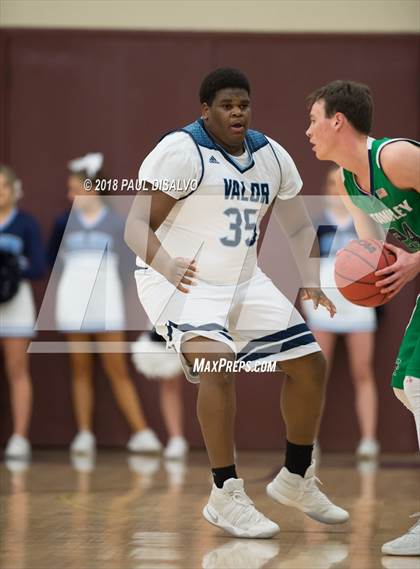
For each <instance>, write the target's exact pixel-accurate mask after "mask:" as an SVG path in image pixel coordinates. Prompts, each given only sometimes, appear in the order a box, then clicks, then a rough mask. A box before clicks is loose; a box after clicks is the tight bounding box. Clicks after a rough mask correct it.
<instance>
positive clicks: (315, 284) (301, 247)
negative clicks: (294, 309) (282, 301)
mask: <svg viewBox="0 0 420 569" xmlns="http://www.w3.org/2000/svg"><path fill="white" fill-rule="evenodd" d="M273 213H274V215H275V217H276V219H277V220H278V221H279V223H280V225H281V227H282V229H283V231H284V233H285V235H286V237H287V239H288V242H289V246H290V249H291V251H292V253H293V256H294V258H295V260H296V264H297V267H298V269H299V272H300V275H301V278H302V282H303V285H304V288H303V289H302V296H301V298H302V300H312V301H313V304H314V307H315V308H318V305H319V304H321V305H322V306H325V307H326V309H327V310H328V311H329V313H330V315H331V316H334V314H335V313H336V309H335V306H334V304H333V303H332V302H331V301H330V300H329V299H328V298H327V296H326V295H325V294H324V293H323V291H322V290H321V288H320V280H319V244H318V239H317V235H316V231H315V228H314V226H313V224H312V221H311V218H310V217H309V214H308V211H307V209H306V206H305V204H304V202H303V200H302V198H301V197H300V196H299V195H296V196H295V197H293V198H291V199H287V200H279V199H276V200H275V202H274V211H273Z"/></svg>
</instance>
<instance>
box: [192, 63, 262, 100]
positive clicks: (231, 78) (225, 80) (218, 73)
mask: <svg viewBox="0 0 420 569" xmlns="http://www.w3.org/2000/svg"><path fill="white" fill-rule="evenodd" d="M229 88H230V89H244V90H245V91H246V92H247V93H248V95H250V94H251V87H250V85H249V81H248V78H247V76H246V75H245V74H244V73H242V71H239V69H234V68H233V67H219V69H215V70H214V71H212V72H211V73H209V74H208V75H206V76H205V77H204V79H203V81H202V83H201V86H200V103H207V104H208V105H211V104H212V103H213V101H214V98H215V96H216V93H217V91H220V90H221V89H229Z"/></svg>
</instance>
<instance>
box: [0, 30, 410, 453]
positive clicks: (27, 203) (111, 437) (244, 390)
mask: <svg viewBox="0 0 420 569" xmlns="http://www.w3.org/2000/svg"><path fill="white" fill-rule="evenodd" d="M221 65H233V66H236V67H240V68H241V69H243V70H244V71H245V72H246V73H247V74H248V75H249V78H250V80H251V83H252V87H253V93H252V96H253V113H254V119H253V126H254V127H255V128H258V129H259V130H262V131H264V132H266V133H267V134H269V135H270V136H272V137H274V138H276V139H278V140H279V141H280V142H281V143H282V144H283V145H284V146H285V147H286V148H287V149H288V150H289V152H290V153H291V154H292V156H293V157H294V159H295V161H296V163H297V165H298V167H299V169H300V171H301V174H302V177H303V179H304V182H305V187H304V192H305V193H307V194H316V193H317V192H318V190H319V188H320V184H321V181H322V178H323V176H324V173H325V164H324V165H323V164H320V163H319V162H317V161H316V160H315V159H314V157H313V155H312V152H311V149H310V147H309V145H308V143H307V142H306V140H305V135H304V132H305V128H306V127H307V111H306V108H305V96H306V95H307V94H308V93H309V92H310V91H312V90H313V89H314V88H316V87H318V86H320V85H321V84H324V83H326V82H328V81H330V80H333V79H337V78H351V79H354V80H358V81H363V82H366V83H368V84H369V85H370V86H371V87H372V90H373V94H374V97H375V101H376V109H375V128H374V136H376V137H381V136H385V135H386V136H406V137H412V138H416V137H418V131H417V126H418V124H419V120H418V118H419V117H418V108H417V101H418V94H419V92H418V80H417V79H416V72H417V69H418V40H417V38H416V37H413V36H397V35H387V36H385V35H304V34H297V35H271V34H270V35H258V34H192V33H188V34H187V33H180V34H178V33H146V32H105V31H100V32H99V31H98V32H96V31H69V30H66V31H58V30H56V31H51V30H48V31H46V30H1V38H0V66H1V77H2V81H1V85H0V120H1V125H2V127H1V129H0V159H1V161H4V162H7V163H10V164H11V165H13V167H14V168H15V169H16V170H17V172H18V173H19V175H20V177H21V178H22V181H23V185H24V189H25V197H24V200H23V204H22V205H23V207H25V208H26V209H27V210H28V211H30V212H31V213H33V214H34V215H35V216H36V217H37V218H38V220H39V221H40V223H41V225H42V229H43V232H44V236H45V237H47V236H48V234H49V232H50V230H51V225H52V222H53V219H54V218H55V216H56V215H57V214H58V213H59V212H60V211H61V210H62V209H63V208H64V207H65V206H66V200H65V179H66V163H67V161H68V160H69V159H70V158H72V157H75V156H80V155H81V154H82V153H85V152H88V151H94V150H100V151H102V152H103V153H104V154H105V159H106V170H107V173H108V174H109V175H110V176H112V177H120V178H132V177H135V176H136V172H137V169H138V165H139V163H140V162H141V160H142V159H143V157H144V156H145V154H146V153H147V152H148V151H149V150H150V149H151V148H152V147H153V146H154V144H155V142H156V141H157V140H158V138H159V137H160V135H161V134H162V133H164V132H166V131H168V130H170V129H172V128H174V127H177V126H180V125H183V124H185V123H187V122H190V121H191V120H193V119H195V118H196V117H197V115H198V113H199V107H198V102H197V90H198V85H199V83H200V81H201V79H202V77H203V75H204V74H206V73H207V72H208V71H209V70H210V69H212V68H215V67H217V66H221ZM44 285H45V283H41V284H38V285H37V287H36V290H37V298H38V301H40V300H41V298H42V292H43V287H44ZM414 298H415V287H414V285H412V286H407V287H406V288H405V290H404V291H403V293H401V294H400V295H399V297H398V298H397V299H396V300H394V301H393V302H391V303H390V304H389V305H387V306H386V308H385V313H384V315H383V318H382V320H381V326H380V330H379V333H378V342H377V350H376V370H377V379H378V384H379V386H380V390H379V391H380V411H381V413H380V425H379V427H380V439H381V443H382V445H383V448H384V449H385V450H405V451H407V450H414V449H415V448H416V442H415V433H414V428H413V425H412V423H413V421H412V420H411V418H410V417H409V416H408V413H407V412H405V411H404V409H403V408H402V406H401V404H399V403H398V402H397V401H396V400H395V399H394V397H393V395H392V393H391V390H390V388H389V379H390V374H391V371H392V365H393V360H394V358H395V355H396V351H397V348H398V344H399V341H400V338H401V336H402V334H403V331H404V326H405V323H406V322H407V319H408V316H409V313H410V309H411V307H412V305H413V302H414ZM342 348H343V347H342V346H339V350H338V352H337V357H336V363H335V366H334V369H333V374H332V381H331V383H330V388H329V397H328V402H327V407H326V411H325V416H324V420H323V427H322V436H321V441H322V443H323V446H324V448H326V449H331V450H345V449H351V448H353V446H354V445H355V443H356V441H357V437H358V433H357V427H356V423H355V413H354V405H353V401H354V398H353V392H352V387H351V382H350V379H349V374H348V365H347V362H346V358H345V352H344V350H343V349H342ZM32 369H33V378H34V385H35V407H34V417H33V423H32V432H31V436H32V439H33V441H34V443H35V444H42V445H60V444H65V443H67V442H68V441H69V440H70V438H71V436H72V435H73V432H74V423H73V419H72V413H71V403H70V389H69V381H68V367H67V360H66V357H65V356H64V355H54V356H52V355H36V356H33V357H32ZM137 381H138V384H139V390H140V392H141V394H142V396H143V399H144V404H145V408H146V412H147V414H148V416H149V418H150V421H151V423H152V425H153V426H155V427H156V428H157V429H158V430H159V431H161V430H162V423H161V420H160V419H159V418H158V417H157V413H156V411H155V409H156V408H157V391H156V386H155V385H151V384H148V383H146V382H145V381H144V380H142V379H139V378H137ZM185 390H186V400H187V427H188V432H189V436H190V439H191V441H192V442H193V444H196V445H201V444H202V443H201V437H200V435H199V430H198V427H197V422H196V420H195V411H194V399H195V388H194V387H192V386H190V385H186V386H185ZM279 390H280V381H279V379H278V378H275V377H273V376H265V377H264V376H259V377H252V376H248V377H247V376H242V377H241V378H240V379H239V381H238V393H239V416H238V446H239V447H240V448H277V447H279V446H281V445H282V444H283V443H282V440H283V438H284V428H283V425H282V423H281V420H280V418H279V414H278V407H279V406H278V393H279ZM0 395H1V404H0V405H1V408H0V411H1V418H0V440H1V441H4V440H5V439H6V437H7V436H8V434H9V431H10V412H9V405H8V398H7V384H6V381H5V380H4V379H2V381H1V382H0ZM391 418H392V420H391ZM96 426H97V431H98V433H99V439H100V441H102V442H103V443H105V444H120V443H121V442H122V441H124V440H125V437H126V436H127V434H128V431H127V427H126V426H125V424H124V422H123V420H122V418H121V417H120V416H119V414H118V411H117V410H116V409H115V406H114V403H113V401H112V397H111V394H110V389H109V386H108V385H107V383H106V380H105V379H104V378H103V376H102V375H101V373H99V374H98V377H97V414H96ZM400 433H404V435H402V434H400Z"/></svg>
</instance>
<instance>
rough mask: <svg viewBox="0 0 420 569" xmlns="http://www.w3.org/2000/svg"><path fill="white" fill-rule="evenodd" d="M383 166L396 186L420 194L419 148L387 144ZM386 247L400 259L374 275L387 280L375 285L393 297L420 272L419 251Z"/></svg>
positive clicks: (382, 158)
mask: <svg viewBox="0 0 420 569" xmlns="http://www.w3.org/2000/svg"><path fill="white" fill-rule="evenodd" d="M381 166H382V169H383V171H384V172H385V174H386V177H387V178H388V179H389V180H390V181H391V182H392V184H394V186H397V187H398V188H401V189H402V190H416V191H417V192H420V149H419V147H417V146H415V145H414V144H411V143H410V142H406V141H399V142H393V143H392V144H387V145H386V146H385V147H384V148H383V150H382V152H381ZM385 246H386V248H387V249H389V250H390V251H392V252H393V253H394V254H395V255H396V257H397V260H396V261H395V263H393V264H392V265H390V266H389V267H386V268H385V269H382V270H380V271H377V272H376V273H375V274H376V275H377V276H378V277H384V278H382V279H381V280H379V281H377V283H376V286H377V287H379V288H380V289H381V292H382V293H384V294H389V295H390V298H392V297H394V296H395V295H396V294H398V293H399V291H400V290H401V289H402V288H403V286H404V285H405V284H406V283H408V282H409V281H411V280H413V279H414V278H415V277H416V276H417V275H418V274H419V273H420V251H418V252H417V253H408V252H407V251H405V250H404V249H401V248H400V247H395V245H392V244H391V243H386V244H385Z"/></svg>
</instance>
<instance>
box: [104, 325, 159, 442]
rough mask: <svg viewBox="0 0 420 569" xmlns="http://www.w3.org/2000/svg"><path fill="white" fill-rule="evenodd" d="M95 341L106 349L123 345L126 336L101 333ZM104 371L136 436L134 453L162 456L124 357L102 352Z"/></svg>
mask: <svg viewBox="0 0 420 569" xmlns="http://www.w3.org/2000/svg"><path fill="white" fill-rule="evenodd" d="M95 336H96V338H97V339H98V341H99V342H103V343H104V345H105V347H106V345H107V343H109V342H117V343H122V342H124V334H123V332H119V331H116V332H98V333H97V334H96V335H95ZM100 358H101V363H102V366H103V369H104V371H105V374H106V376H107V377H108V379H109V381H110V383H111V388H112V392H113V394H114V396H115V399H116V401H117V404H118V407H119V408H120V410H121V412H122V413H123V415H124V417H125V418H126V420H127V422H128V424H129V425H130V428H131V430H132V432H133V435H132V437H131V438H130V440H129V442H128V448H129V450H131V451H133V452H159V451H160V450H161V448H162V445H161V444H160V442H159V440H158V438H157V437H156V435H155V433H154V432H153V431H152V430H151V429H149V428H148V425H147V422H146V419H145V416H144V413H143V408H142V405H141V402H140V398H139V395H138V393H137V391H136V389H135V387H134V384H133V381H132V379H131V377H130V375H129V372H128V366H127V360H126V357H125V354H123V353H121V352H112V351H107V350H106V349H104V350H100Z"/></svg>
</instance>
